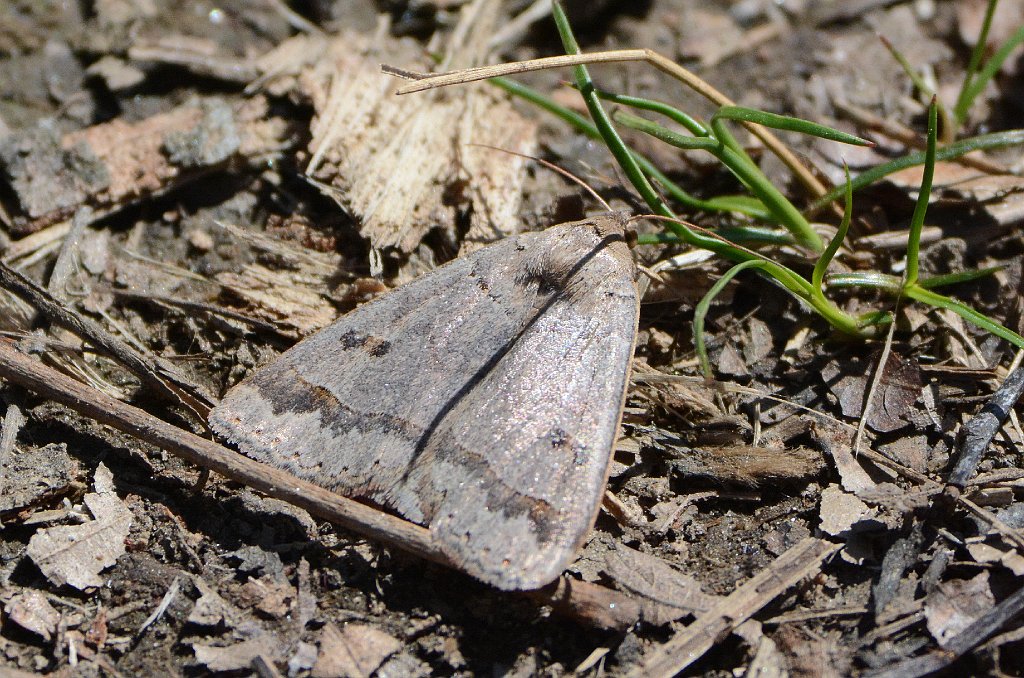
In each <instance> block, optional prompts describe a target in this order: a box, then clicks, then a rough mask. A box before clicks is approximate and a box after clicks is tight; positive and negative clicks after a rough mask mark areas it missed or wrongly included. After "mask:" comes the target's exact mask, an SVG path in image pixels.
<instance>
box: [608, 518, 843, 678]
mask: <svg viewBox="0 0 1024 678" xmlns="http://www.w3.org/2000/svg"><path fill="white" fill-rule="evenodd" d="M838 549H839V544H832V543H830V542H827V541H824V540H822V539H815V538H813V537H808V538H807V539H804V540H803V541H801V542H800V543H798V544H796V545H795V546H793V547H792V548H791V549H789V550H788V551H786V552H785V553H783V554H782V555H781V556H779V557H778V558H777V559H775V560H774V561H773V562H772V563H771V564H770V565H769V566H768V567H766V568H764V569H763V570H761V571H760V572H758V573H757V574H756V575H754V576H753V577H751V578H750V579H748V580H747V581H745V582H743V583H742V584H740V586H739V587H737V589H736V590H735V591H733V592H732V593H730V594H729V595H728V596H726V597H725V598H723V599H722V600H721V601H720V602H719V603H718V604H716V605H715V606H714V607H712V608H711V609H710V610H708V611H707V612H704V613H703V614H701V615H700V616H699V617H697V619H696V620H694V622H693V623H692V624H690V625H689V626H687V627H686V629H685V630H684V631H683V632H682V633H680V634H679V635H677V636H675V637H674V638H672V639H671V640H669V641H668V642H666V643H665V644H663V645H661V646H660V647H658V649H657V650H655V651H654V652H653V653H652V655H651V656H650V657H648V658H647V659H645V660H644V661H643V662H642V663H641V664H640V665H639V666H637V667H636V668H634V669H633V670H632V671H630V672H629V673H628V674H627V676H629V677H630V678H639V677H640V676H658V677H661V676H674V675H676V674H677V673H679V672H681V671H683V670H685V669H686V667H688V666H690V665H691V664H693V662H695V661H697V660H698V659H700V658H701V657H702V656H704V653H706V652H707V651H708V650H710V649H711V648H712V647H713V646H714V645H715V643H716V642H717V641H718V640H719V639H720V638H722V637H724V636H725V635H726V634H727V633H729V632H731V631H732V630H734V629H735V628H736V627H737V626H739V625H740V624H742V623H743V622H744V621H746V620H747V619H749V618H750V617H751V616H752V615H753V614H754V613H756V612H757V611H758V610H760V609H761V608H763V607H764V606H765V605H767V604H768V603H769V602H771V601H772V600H773V599H774V598H775V597H776V596H779V595H781V594H782V593H783V592H784V591H786V589H788V588H789V587H790V586H793V585H794V584H796V583H797V582H798V581H800V580H801V579H803V578H804V577H806V576H808V575H810V574H812V573H814V572H817V571H818V570H820V569H821V563H822V561H824V560H825V559H826V558H827V557H828V556H830V555H831V554H833V553H835V552H836V551H837V550H838Z"/></svg>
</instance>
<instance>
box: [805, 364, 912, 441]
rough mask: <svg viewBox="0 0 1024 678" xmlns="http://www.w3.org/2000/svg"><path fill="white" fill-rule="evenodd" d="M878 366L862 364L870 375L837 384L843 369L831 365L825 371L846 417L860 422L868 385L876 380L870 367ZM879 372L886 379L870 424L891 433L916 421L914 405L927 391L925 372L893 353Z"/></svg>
mask: <svg viewBox="0 0 1024 678" xmlns="http://www.w3.org/2000/svg"><path fill="white" fill-rule="evenodd" d="M877 364H878V360H877V359H874V360H870V361H867V362H866V363H862V365H863V366H865V367H867V370H866V372H867V373H861V374H849V375H845V376H843V377H841V378H840V379H838V380H837V381H834V382H833V381H832V380H833V379H834V378H835V377H836V376H838V370H839V367H838V366H837V365H830V366H828V367H826V368H825V370H824V373H823V376H824V377H825V381H826V382H830V383H829V388H830V389H831V391H832V393H833V394H835V396H836V397H837V398H838V399H839V404H840V406H841V407H842V409H843V414H844V415H845V416H847V417H852V418H858V417H860V416H861V415H862V414H863V412H864V400H865V397H866V395H867V388H868V384H869V383H870V381H871V379H872V374H871V372H872V370H871V367H870V366H874V365H877ZM878 369H882V370H883V371H882V377H881V379H880V380H879V384H878V388H877V389H876V390H875V393H874V394H873V401H872V403H871V407H870V409H869V410H868V419H867V422H866V423H867V425H868V427H869V428H871V429H872V430H874V431H878V432H880V433H888V432H890V431H895V430H897V429H900V428H903V427H904V426H906V425H907V424H908V423H910V422H911V421H912V418H911V414H912V412H913V409H914V404H915V403H916V402H917V399H918V397H919V396H920V395H921V390H922V387H923V381H922V379H921V368H920V367H919V366H918V364H917V363H916V362H914V361H911V360H907V359H906V358H903V357H902V356H900V355H899V354H898V353H896V352H895V351H893V352H891V353H890V354H889V359H888V360H887V361H886V363H885V366H884V367H879V368H878Z"/></svg>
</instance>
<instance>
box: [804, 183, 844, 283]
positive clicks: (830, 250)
mask: <svg viewBox="0 0 1024 678" xmlns="http://www.w3.org/2000/svg"><path fill="white" fill-rule="evenodd" d="M843 170H844V171H845V172H846V184H845V185H846V206H845V207H844V208H843V220H842V221H841V222H840V223H839V228H838V229H837V230H836V234H835V237H833V238H832V240H830V241H829V243H828V245H827V246H826V247H825V251H824V252H822V253H821V256H820V257H818V260H817V261H816V262H814V272H813V273H812V275H811V287H812V288H813V289H814V294H822V291H821V281H822V280H823V279H824V278H825V271H826V270H827V269H828V265H829V264H831V263H832V259H833V258H834V257H835V256H836V252H838V251H839V247H840V246H841V245H842V244H843V241H844V240H846V233H847V232H848V231H849V230H850V221H851V220H852V218H853V188H851V186H850V168H849V167H847V166H846V165H845V164H844V165H843Z"/></svg>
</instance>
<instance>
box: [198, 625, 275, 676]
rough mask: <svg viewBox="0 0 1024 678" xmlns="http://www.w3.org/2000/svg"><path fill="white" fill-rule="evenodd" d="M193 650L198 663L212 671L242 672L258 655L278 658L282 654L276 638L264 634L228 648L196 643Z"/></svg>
mask: <svg viewBox="0 0 1024 678" xmlns="http://www.w3.org/2000/svg"><path fill="white" fill-rule="evenodd" d="M192 650H193V652H195V655H196V661H198V662H199V663H200V664H203V665H204V666H206V668H208V669H210V670H211V671H240V670H242V669H247V668H249V666H250V665H251V664H252V660H253V659H255V658H256V657H257V656H258V655H265V656H267V657H271V658H274V657H276V656H277V655H278V654H280V645H279V643H278V640H277V639H276V638H274V636H272V635H269V634H263V635H259V636H256V637H255V638H250V639H249V640H245V641H242V642H241V643H235V644H234V645H228V646H227V647H216V646H213V645H200V644H198V643H194V644H193V645H192Z"/></svg>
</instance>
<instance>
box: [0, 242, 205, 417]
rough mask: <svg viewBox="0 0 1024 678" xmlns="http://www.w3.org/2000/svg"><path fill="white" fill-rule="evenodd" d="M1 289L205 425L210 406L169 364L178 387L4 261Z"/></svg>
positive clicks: (130, 349) (133, 351)
mask: <svg viewBox="0 0 1024 678" xmlns="http://www.w3.org/2000/svg"><path fill="white" fill-rule="evenodd" d="M0 288H3V289H6V290H7V291H9V292H11V293H13V294H16V295H18V296H19V297H21V298H22V299H24V300H25V301H27V302H28V303H30V304H32V306H34V307H35V308H36V309H37V310H38V311H39V312H40V313H42V314H43V315H45V316H46V317H47V318H49V320H50V321H51V322H54V323H57V324H58V325H60V326H61V327H64V328H65V329H68V330H70V331H72V332H74V333H75V334H76V335H78V336H79V337H80V338H82V339H84V340H86V341H88V342H90V343H91V344H92V345H93V346H95V347H96V348H97V349H99V350H101V351H103V352H104V353H105V354H106V355H108V356H109V357H111V358H113V359H114V360H116V361H118V362H119V363H121V364H122V365H124V366H125V367H126V368H127V369H129V370H131V372H132V373H133V374H134V375H135V376H137V377H138V378H139V380H140V381H141V382H142V383H143V385H144V386H146V387H147V388H149V389H151V390H153V391H154V392H155V393H156V394H158V395H162V396H164V397H165V398H167V399H169V400H170V401H171V402H177V403H180V404H181V405H183V406H184V407H186V408H188V409H189V410H191V411H192V413H193V414H195V415H196V416H197V417H199V418H200V420H203V421H204V423H205V420H204V415H205V414H206V413H207V412H209V407H208V406H207V405H206V403H204V402H202V401H200V400H199V399H198V397H197V396H196V395H194V394H192V393H189V392H187V391H186V390H185V386H186V385H188V383H189V382H188V381H187V380H186V379H184V378H183V377H180V376H178V374H177V370H175V369H173V367H171V366H170V365H166V364H164V365H162V368H163V369H164V371H165V372H167V373H169V375H170V376H171V377H172V378H173V379H174V380H175V382H177V383H176V384H175V383H172V382H171V381H169V380H168V379H166V378H165V377H163V376H161V375H160V374H158V373H157V371H156V369H154V367H153V366H152V365H151V364H150V363H149V362H148V361H147V360H146V359H144V358H143V357H142V356H140V355H139V354H138V353H137V352H136V351H135V350H133V349H132V348H131V347H130V346H128V345H127V344H126V343H125V342H123V341H121V340H120V339H118V338H117V337H115V336H114V335H112V334H110V332H107V331H106V330H105V329H103V327H101V326H100V325H99V323H97V322H95V321H93V320H91V319H90V318H86V317H84V316H82V315H80V314H79V313H76V312H75V311H73V310H72V309H70V308H66V307H65V306H63V305H61V304H60V303H59V302H58V301H57V300H56V299H54V298H53V296H52V295H51V294H50V293H49V292H47V291H46V290H44V289H43V288H41V287H39V285H37V284H36V283H34V282H33V281H31V280H29V279H28V278H26V277H25V276H23V275H22V274H21V273H19V272H17V271H15V270H14V269H13V268H10V267H8V266H7V265H6V264H4V263H3V262H0Z"/></svg>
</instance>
